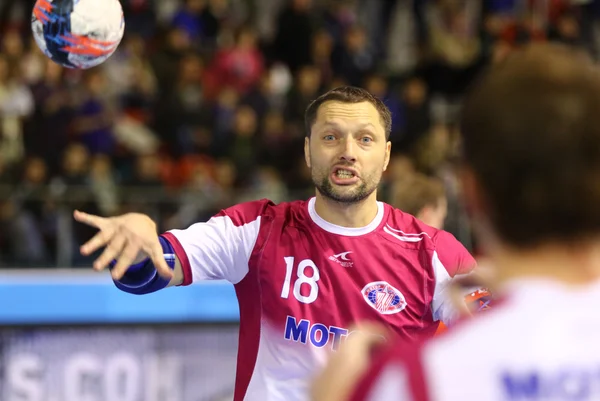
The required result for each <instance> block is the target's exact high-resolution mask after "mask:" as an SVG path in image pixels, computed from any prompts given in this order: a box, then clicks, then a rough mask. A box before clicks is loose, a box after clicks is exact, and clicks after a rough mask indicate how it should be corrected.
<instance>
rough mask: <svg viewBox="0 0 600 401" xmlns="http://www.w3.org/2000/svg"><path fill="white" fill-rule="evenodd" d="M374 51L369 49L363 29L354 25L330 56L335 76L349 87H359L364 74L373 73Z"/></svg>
mask: <svg viewBox="0 0 600 401" xmlns="http://www.w3.org/2000/svg"><path fill="white" fill-rule="evenodd" d="M375 57H376V54H375V51H374V50H373V49H371V48H370V47H369V43H368V41H367V34H366V32H365V30H364V28H363V27H361V26H359V25H354V26H352V27H350V28H348V30H347V31H346V33H345V35H344V39H343V42H342V43H341V44H340V45H338V46H337V47H336V48H335V50H334V51H333V53H332V55H331V63H332V67H333V70H334V72H335V74H336V75H339V76H340V77H342V78H343V79H344V80H345V81H346V82H347V83H348V84H349V85H354V86H360V85H361V84H362V81H363V77H364V76H365V75H366V74H369V73H371V72H374V69H375V65H376V64H375Z"/></svg>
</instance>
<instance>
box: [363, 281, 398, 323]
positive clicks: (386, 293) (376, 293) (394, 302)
mask: <svg viewBox="0 0 600 401" xmlns="http://www.w3.org/2000/svg"><path fill="white" fill-rule="evenodd" d="M362 295H363V298H364V299H365V301H367V303H368V304H369V305H371V307H372V308H373V309H375V310H376V311H378V312H379V313H381V314H383V315H391V314H393V313H398V312H400V311H401V310H403V309H404V308H406V300H405V299H404V295H402V293H401V292H400V291H398V290H397V289H396V288H394V287H392V286H391V285H390V284H388V283H387V282H385V281H375V282H372V283H369V284H367V285H366V286H365V288H363V289H362Z"/></svg>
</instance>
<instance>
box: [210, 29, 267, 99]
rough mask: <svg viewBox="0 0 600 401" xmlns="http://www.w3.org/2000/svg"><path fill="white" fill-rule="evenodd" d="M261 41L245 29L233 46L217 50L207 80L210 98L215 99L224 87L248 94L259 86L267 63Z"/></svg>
mask: <svg viewBox="0 0 600 401" xmlns="http://www.w3.org/2000/svg"><path fill="white" fill-rule="evenodd" d="M257 40H258V38H257V35H256V31H255V30H254V29H253V28H251V27H248V26H245V27H242V28H241V29H240V30H239V32H238V33H237V36H236V40H235V44H234V45H233V46H232V47H230V48H225V49H221V50H219V51H217V53H216V54H215V56H214V59H213V62H212V63H211V65H210V67H209V69H208V71H207V72H206V77H205V86H206V91H207V96H208V97H210V98H214V96H215V95H217V94H218V93H219V92H220V91H221V90H222V89H223V88H224V87H229V88H232V89H234V90H235V91H236V92H238V93H239V94H241V95H244V94H246V93H248V92H249V91H250V90H251V89H252V88H253V87H254V86H255V85H256V84H257V83H258V81H259V79H260V77H261V75H262V73H263V69H264V60H263V56H262V54H261V52H260V50H259V49H258V42H257Z"/></svg>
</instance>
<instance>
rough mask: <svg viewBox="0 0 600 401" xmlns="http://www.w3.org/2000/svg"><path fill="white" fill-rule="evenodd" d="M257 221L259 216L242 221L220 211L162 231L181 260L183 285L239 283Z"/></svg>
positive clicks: (248, 255) (253, 243)
mask: <svg viewBox="0 0 600 401" xmlns="http://www.w3.org/2000/svg"><path fill="white" fill-rule="evenodd" d="M260 221H261V218H260V216H258V217H256V218H255V219H254V220H252V221H249V222H246V223H243V224H242V223H241V222H234V221H233V220H232V218H231V217H230V216H228V215H226V214H219V215H217V216H214V217H212V218H211V219H210V220H208V221H207V222H205V223H196V224H193V225H191V226H190V227H189V228H187V229H185V230H171V231H168V232H166V233H164V234H163V236H164V237H165V238H166V239H167V240H168V241H169V243H170V244H171V246H173V248H174V250H175V254H176V255H177V257H178V259H179V261H180V262H181V266H182V268H183V273H184V282H183V285H187V284H190V283H191V282H196V281H199V280H227V281H229V282H231V283H233V284H237V283H239V282H240V281H241V280H242V279H243V278H244V277H245V276H246V274H247V273H248V270H249V268H248V261H249V259H250V255H251V254H252V250H253V249H254V245H255V244H256V240H257V238H258V233H259V229H260Z"/></svg>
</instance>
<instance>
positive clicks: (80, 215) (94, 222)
mask: <svg viewBox="0 0 600 401" xmlns="http://www.w3.org/2000/svg"><path fill="white" fill-rule="evenodd" d="M73 217H74V218H75V220H77V221H78V222H80V223H83V224H87V225H88V226H92V227H96V228H101V226H102V225H103V223H105V222H106V221H107V220H108V219H106V218H105V217H100V216H95V215H93V214H88V213H85V212H80V211H79V210H75V211H74V212H73Z"/></svg>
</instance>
